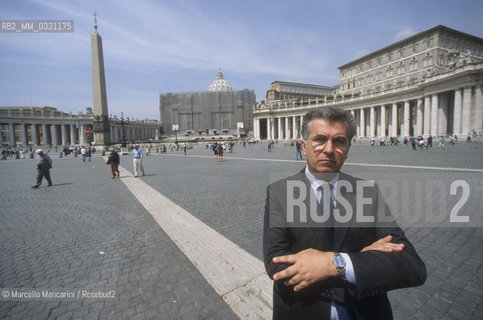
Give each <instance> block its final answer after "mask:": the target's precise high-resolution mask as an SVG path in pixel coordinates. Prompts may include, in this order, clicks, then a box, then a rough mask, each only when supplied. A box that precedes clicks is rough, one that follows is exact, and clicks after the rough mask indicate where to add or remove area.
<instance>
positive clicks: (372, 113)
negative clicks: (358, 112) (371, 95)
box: [369, 107, 376, 138]
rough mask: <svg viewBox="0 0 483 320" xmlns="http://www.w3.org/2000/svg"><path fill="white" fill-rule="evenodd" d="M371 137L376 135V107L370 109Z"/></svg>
mask: <svg viewBox="0 0 483 320" xmlns="http://www.w3.org/2000/svg"><path fill="white" fill-rule="evenodd" d="M369 135H370V136H371V138H372V137H374V136H375V135H376V114H375V108H374V107H371V108H370V119H369Z"/></svg>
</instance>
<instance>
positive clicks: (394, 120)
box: [391, 103, 398, 137]
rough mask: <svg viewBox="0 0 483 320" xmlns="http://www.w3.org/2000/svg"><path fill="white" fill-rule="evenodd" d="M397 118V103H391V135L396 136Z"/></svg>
mask: <svg viewBox="0 0 483 320" xmlns="http://www.w3.org/2000/svg"><path fill="white" fill-rule="evenodd" d="M397 121H398V119H397V103H393V104H392V121H391V122H392V132H391V136H392V137H397V127H398V123H397Z"/></svg>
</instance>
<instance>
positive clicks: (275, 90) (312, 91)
mask: <svg viewBox="0 0 483 320" xmlns="http://www.w3.org/2000/svg"><path fill="white" fill-rule="evenodd" d="M338 90H339V86H335V87H326V86H319V85H316V84H305V83H297V82H286V81H274V82H272V87H271V88H270V89H269V90H268V91H267V101H275V100H289V99H315V98H316V97H324V96H326V95H330V94H332V95H333V94H335V93H337V91H338Z"/></svg>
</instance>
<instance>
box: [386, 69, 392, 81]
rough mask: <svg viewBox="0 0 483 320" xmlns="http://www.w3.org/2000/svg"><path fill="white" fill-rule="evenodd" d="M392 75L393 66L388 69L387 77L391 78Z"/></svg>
mask: <svg viewBox="0 0 483 320" xmlns="http://www.w3.org/2000/svg"><path fill="white" fill-rule="evenodd" d="M390 77H392V68H391V67H390V68H389V69H387V70H386V78H390Z"/></svg>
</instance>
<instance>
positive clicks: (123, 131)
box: [117, 112, 129, 148]
mask: <svg viewBox="0 0 483 320" xmlns="http://www.w3.org/2000/svg"><path fill="white" fill-rule="evenodd" d="M117 123H118V124H120V125H121V132H122V144H121V147H123V148H125V147H126V128H125V125H126V124H128V123H129V120H126V119H124V112H121V119H120V120H118V121H117Z"/></svg>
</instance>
